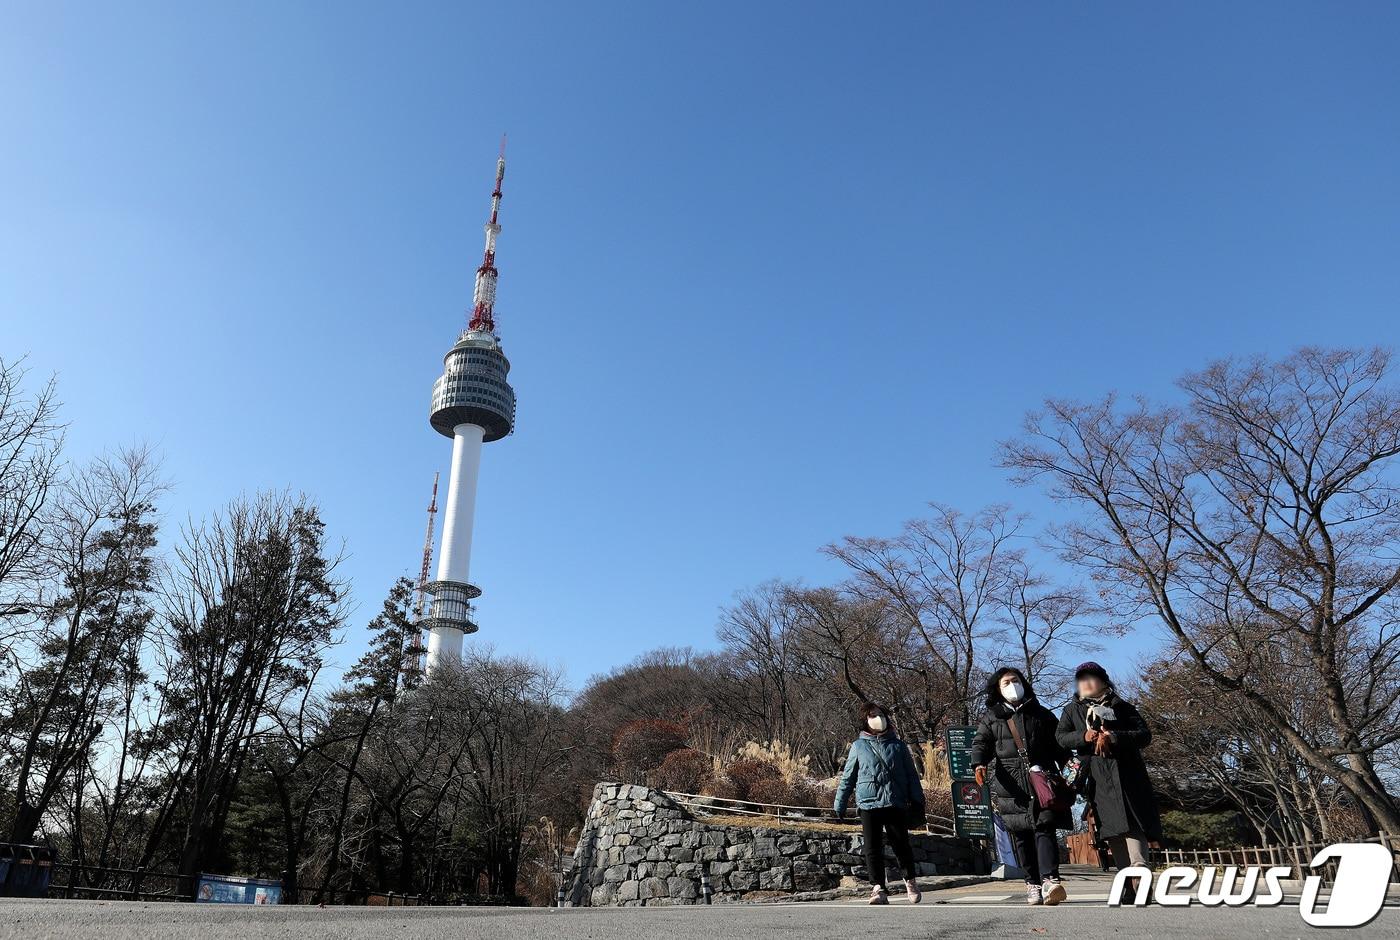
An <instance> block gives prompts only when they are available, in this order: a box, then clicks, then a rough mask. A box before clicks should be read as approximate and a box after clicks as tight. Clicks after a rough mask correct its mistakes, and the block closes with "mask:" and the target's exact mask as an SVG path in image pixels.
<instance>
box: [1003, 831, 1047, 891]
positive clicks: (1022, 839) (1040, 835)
mask: <svg viewBox="0 0 1400 940" xmlns="http://www.w3.org/2000/svg"><path fill="white" fill-rule="evenodd" d="M1007 835H1009V836H1011V846H1012V847H1013V848H1014V849H1015V850H1016V864H1017V865H1020V866H1021V870H1022V871H1024V872H1025V873H1026V884H1029V885H1038V884H1040V883H1041V882H1042V881H1044V880H1045V879H1046V878H1059V877H1060V846H1059V844H1058V843H1057V842H1056V841H1055V830H1054V829H1037V830H1035V831H1034V832H1008V833H1007Z"/></svg>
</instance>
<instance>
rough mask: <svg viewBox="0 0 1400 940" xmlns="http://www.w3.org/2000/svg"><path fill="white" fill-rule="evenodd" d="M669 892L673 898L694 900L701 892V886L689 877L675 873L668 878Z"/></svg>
mask: <svg viewBox="0 0 1400 940" xmlns="http://www.w3.org/2000/svg"><path fill="white" fill-rule="evenodd" d="M666 887H667V893H668V894H669V895H670V896H671V897H673V898H683V899H685V900H694V899H695V898H696V897H698V896H699V894H700V886H699V885H698V884H696V883H695V882H694V881H692V880H691V879H689V878H682V877H680V876H679V875H673V876H671V877H670V878H667V879H666Z"/></svg>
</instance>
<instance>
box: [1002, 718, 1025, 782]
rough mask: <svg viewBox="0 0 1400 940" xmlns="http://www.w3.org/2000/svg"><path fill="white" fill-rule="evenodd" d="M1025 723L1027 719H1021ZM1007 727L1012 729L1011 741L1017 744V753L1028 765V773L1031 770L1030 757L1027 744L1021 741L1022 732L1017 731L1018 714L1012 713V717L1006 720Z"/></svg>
mask: <svg viewBox="0 0 1400 940" xmlns="http://www.w3.org/2000/svg"><path fill="white" fill-rule="evenodd" d="M1021 720H1022V721H1025V718H1022V719H1021ZM1006 724H1007V727H1009V728H1010V729H1011V740H1012V741H1014V742H1015V743H1016V753H1017V754H1020V755H1021V763H1023V764H1025V765H1026V770H1027V772H1029V771H1030V769H1031V759H1030V755H1029V754H1027V753H1026V742H1025V741H1023V740H1021V732H1019V731H1017V730H1016V713H1015V712H1012V713H1011V717H1010V718H1008V719H1006Z"/></svg>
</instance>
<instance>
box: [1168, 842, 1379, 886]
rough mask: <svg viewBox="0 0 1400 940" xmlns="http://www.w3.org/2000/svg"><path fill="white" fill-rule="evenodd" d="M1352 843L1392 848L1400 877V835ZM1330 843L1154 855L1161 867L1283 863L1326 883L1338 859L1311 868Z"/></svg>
mask: <svg viewBox="0 0 1400 940" xmlns="http://www.w3.org/2000/svg"><path fill="white" fill-rule="evenodd" d="M1349 841H1352V842H1373V843H1378V844H1380V845H1383V846H1385V847H1386V848H1388V849H1390V856H1391V860H1392V863H1393V864H1394V867H1395V877H1396V878H1397V879H1400V836H1395V835H1391V834H1389V833H1384V832H1383V833H1381V834H1380V835H1378V836H1371V837H1370V838H1367V839H1352V840H1349ZM1331 844H1332V843H1329V842H1304V843H1300V844H1298V845H1255V846H1236V847H1234V848H1230V849H1157V850H1156V851H1155V852H1154V854H1155V856H1156V858H1155V859H1154V861H1155V862H1156V864H1157V866H1158V867H1165V866H1168V865H1185V866H1187V867H1190V868H1204V867H1206V866H1214V867H1216V868H1221V867H1224V866H1226V865H1236V866H1239V867H1241V868H1243V867H1247V866H1250V865H1254V866H1258V867H1261V868H1267V867H1271V866H1280V867H1284V868H1291V869H1292V870H1293V871H1294V873H1295V874H1296V875H1297V877H1300V878H1306V877H1307V876H1308V875H1310V874H1312V875H1321V876H1322V878H1323V881H1324V882H1325V883H1328V884H1330V883H1331V882H1332V880H1333V879H1334V878H1335V877H1336V875H1337V862H1336V861H1335V860H1332V861H1329V862H1327V863H1326V864H1325V865H1322V866H1320V867H1319V868H1317V869H1312V868H1309V867H1308V863H1309V862H1310V861H1312V859H1313V856H1314V855H1316V854H1317V853H1318V852H1320V851H1322V850H1323V849H1324V848H1326V847H1327V846H1328V845H1331Z"/></svg>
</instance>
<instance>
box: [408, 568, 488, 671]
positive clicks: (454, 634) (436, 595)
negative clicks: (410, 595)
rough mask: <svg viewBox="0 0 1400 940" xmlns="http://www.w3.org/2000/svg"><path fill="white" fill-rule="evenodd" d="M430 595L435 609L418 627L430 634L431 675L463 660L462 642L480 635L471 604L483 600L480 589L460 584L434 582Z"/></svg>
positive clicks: (472, 585)
mask: <svg viewBox="0 0 1400 940" xmlns="http://www.w3.org/2000/svg"><path fill="white" fill-rule="evenodd" d="M428 593H429V594H431V595H433V607H432V611H431V612H430V613H429V615H428V616H426V617H424V618H423V619H422V620H421V621H419V626H420V627H421V628H422V629H424V630H427V631H428V671H429V672H431V671H432V670H433V669H434V668H435V667H437V666H439V665H441V664H442V663H444V662H446V661H448V660H460V659H461V658H462V638H463V637H464V636H466V635H467V634H468V633H475V632H476V631H477V626H476V622H475V621H474V620H472V605H471V602H472V601H473V600H475V599H476V598H478V597H480V596H481V588H479V587H477V586H476V585H475V584H466V583H464V582H461V581H432V582H430V583H429V584H428Z"/></svg>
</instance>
